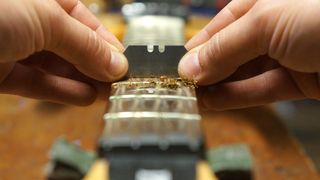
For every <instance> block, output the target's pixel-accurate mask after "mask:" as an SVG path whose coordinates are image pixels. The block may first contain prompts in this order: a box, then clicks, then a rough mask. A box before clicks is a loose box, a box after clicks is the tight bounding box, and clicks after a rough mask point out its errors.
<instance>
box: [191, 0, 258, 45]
mask: <svg viewBox="0 0 320 180" xmlns="http://www.w3.org/2000/svg"><path fill="white" fill-rule="evenodd" d="M256 1H257V0H233V1H231V2H230V3H229V4H228V5H227V6H226V7H224V8H223V9H222V10H221V11H220V12H219V13H218V14H217V15H216V16H215V17H214V18H213V19H212V20H211V22H209V24H207V25H206V26H205V27H204V28H203V29H202V30H201V31H200V32H198V33H197V34H196V35H195V36H194V37H193V38H191V39H190V40H189V41H188V42H187V44H186V45H185V47H186V48H187V49H188V50H191V49H193V48H195V47H196V46H199V45H200V44H202V43H205V42H206V41H208V40H209V39H210V38H211V37H212V36H213V35H214V34H215V33H217V32H219V31H220V30H221V29H223V28H225V27H226V26H228V25H229V24H231V23H233V22H234V21H236V20H237V19H239V18H240V17H242V16H243V15H244V14H246V13H247V12H248V11H249V9H250V8H251V7H252V6H253V5H254V4H255V3H256Z"/></svg>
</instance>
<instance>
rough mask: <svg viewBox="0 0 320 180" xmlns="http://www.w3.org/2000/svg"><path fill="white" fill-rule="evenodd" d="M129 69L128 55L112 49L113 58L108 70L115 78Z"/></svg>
mask: <svg viewBox="0 0 320 180" xmlns="http://www.w3.org/2000/svg"><path fill="white" fill-rule="evenodd" d="M127 70H128V62H127V59H126V57H125V56H124V55H123V54H121V53H118V52H115V51H111V60H110V64H109V66H108V72H109V73H110V74H111V75H112V76H113V77H115V78H120V77H122V76H123V75H125V73H126V72H127Z"/></svg>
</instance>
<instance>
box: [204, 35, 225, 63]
mask: <svg viewBox="0 0 320 180" xmlns="http://www.w3.org/2000/svg"><path fill="white" fill-rule="evenodd" d="M221 34H222V33H221V32H218V33H217V34H215V35H214V36H213V37H212V38H211V39H210V40H209V41H208V43H207V45H206V46H205V47H204V49H203V50H202V51H200V59H201V60H200V65H201V67H202V68H206V67H210V65H211V63H214V64H217V63H219V59H220V57H221V55H222V53H223V52H222V47H221V45H220V39H221Z"/></svg>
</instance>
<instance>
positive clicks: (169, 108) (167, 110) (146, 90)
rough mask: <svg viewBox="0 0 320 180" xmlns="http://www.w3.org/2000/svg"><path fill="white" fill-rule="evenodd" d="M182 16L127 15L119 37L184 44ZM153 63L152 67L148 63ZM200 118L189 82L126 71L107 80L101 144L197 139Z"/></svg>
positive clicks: (196, 142) (163, 144) (195, 142)
mask: <svg viewBox="0 0 320 180" xmlns="http://www.w3.org/2000/svg"><path fill="white" fill-rule="evenodd" d="M184 26H185V23H184V20H183V19H182V18H178V17H165V16H142V17H134V18H130V19H129V21H128V30H127V34H126V36H125V39H124V44H125V46H126V47H128V46H132V45H140V46H141V45H143V46H145V47H146V48H147V49H148V50H149V51H152V49H153V46H159V47H160V48H159V51H161V47H163V48H164V51H165V46H167V45H184V43H185V39H184ZM153 68H157V67H153ZM200 119H201V117H200V115H199V113H198V108H197V99H196V95H195V87H194V84H193V83H192V82H190V81H188V80H183V79H181V78H178V77H166V76H165V74H164V76H162V77H143V78H135V77H131V78H129V79H128V80H125V81H120V82H116V83H114V84H112V93H111V96H110V98H109V109H108V112H107V113H106V114H105V115H104V120H105V123H106V127H105V130H104V133H103V136H102V139H101V140H102V141H101V143H102V146H104V147H105V148H107V149H108V148H109V149H112V148H115V147H126V146H131V148H132V149H139V148H140V147H142V146H158V147H159V148H160V149H166V148H168V147H169V146H170V145H171V144H174V145H180V144H181V145H188V146H189V147H190V149H193V150H197V149H198V148H199V146H200V144H201V142H200V139H201V132H200V123H199V120H200Z"/></svg>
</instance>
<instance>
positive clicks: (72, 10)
mask: <svg viewBox="0 0 320 180" xmlns="http://www.w3.org/2000/svg"><path fill="white" fill-rule="evenodd" d="M57 2H58V3H59V4H60V5H61V7H62V8H63V9H64V10H65V11H66V12H67V13H68V14H70V15H71V16H72V17H73V18H75V19H77V20H78V21H80V22H81V23H82V24H84V25H86V26H88V27H89V28H91V29H92V30H93V31H96V32H97V33H98V34H99V35H100V36H101V37H102V38H103V39H105V40H106V41H108V42H109V43H110V44H112V45H113V46H115V47H117V49H119V51H121V52H123V51H124V47H123V45H122V44H121V43H120V41H119V40H118V39H117V38H116V37H115V36H114V35H113V34H111V33H110V32H108V31H107V30H106V28H105V27H104V26H103V25H102V24H101V22H100V21H99V20H98V19H97V18H96V17H95V16H94V15H93V14H92V13H91V12H90V11H89V9H88V8H86V7H85V5H84V4H83V3H81V1H79V0H57Z"/></svg>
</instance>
